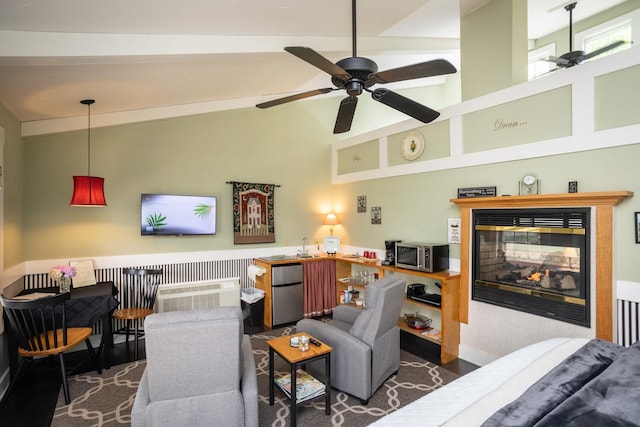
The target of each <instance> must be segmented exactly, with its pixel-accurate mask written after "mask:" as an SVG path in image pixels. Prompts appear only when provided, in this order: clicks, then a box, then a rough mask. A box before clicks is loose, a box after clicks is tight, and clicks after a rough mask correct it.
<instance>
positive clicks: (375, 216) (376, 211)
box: [371, 206, 382, 224]
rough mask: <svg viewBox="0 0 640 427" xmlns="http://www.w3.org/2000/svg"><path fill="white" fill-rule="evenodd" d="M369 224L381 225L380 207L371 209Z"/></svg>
mask: <svg viewBox="0 0 640 427" xmlns="http://www.w3.org/2000/svg"><path fill="white" fill-rule="evenodd" d="M371 224H382V207H381V206H372V207H371Z"/></svg>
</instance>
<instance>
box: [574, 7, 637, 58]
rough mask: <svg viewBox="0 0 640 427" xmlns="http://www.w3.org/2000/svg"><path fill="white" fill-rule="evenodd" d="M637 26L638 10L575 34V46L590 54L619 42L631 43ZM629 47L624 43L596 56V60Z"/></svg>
mask: <svg viewBox="0 0 640 427" xmlns="http://www.w3.org/2000/svg"><path fill="white" fill-rule="evenodd" d="M638 25H640V10H636V11H634V12H632V13H628V14H626V15H622V16H619V17H617V18H615V19H612V20H610V21H607V22H605V23H603V24H600V25H596V26H595V27H591V28H589V29H587V30H585V31H582V32H581V33H578V34H576V46H581V47H580V49H581V50H583V51H584V52H586V53H591V52H595V51H596V50H598V49H601V48H603V47H605V46H608V45H610V44H611V43H614V42H617V41H619V40H622V41H625V42H631V41H632V40H633V39H632V36H633V33H634V31H633V30H634V27H636V33H637V32H638V31H637V26H638ZM630 47H631V43H625V44H623V45H620V46H618V47H617V48H615V49H611V50H609V51H606V52H603V53H602V54H601V55H598V58H602V57H603V56H607V55H611V54H612V53H616V52H620V51H622V50H626V49H629V48H630Z"/></svg>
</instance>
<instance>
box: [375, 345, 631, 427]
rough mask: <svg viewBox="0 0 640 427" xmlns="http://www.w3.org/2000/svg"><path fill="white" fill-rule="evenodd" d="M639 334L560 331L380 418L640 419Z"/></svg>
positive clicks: (472, 421)
mask: <svg viewBox="0 0 640 427" xmlns="http://www.w3.org/2000/svg"><path fill="white" fill-rule="evenodd" d="M639 402H640V342H637V343H635V344H634V345H632V346H631V347H629V348H625V347H622V346H619V345H617V344H613V343H610V342H607V341H603V340H599V339H593V340H589V339H585V338H554V339H549V340H546V341H542V342H539V343H536V344H533V345H530V346H527V347H524V348H522V349H520V350H517V351H515V352H513V353H510V354H508V355H506V356H504V357H501V358H500V359H498V360H496V361H494V362H492V363H490V364H488V365H486V366H483V367H482V368H479V369H477V370H475V371H473V372H471V373H469V374H467V375H465V376H463V377H461V378H459V379H457V380H456V381H453V382H452V383H450V384H448V385H446V386H444V387H442V388H440V389H438V390H435V391H434V392H432V393H430V394H428V395H426V396H424V397H423V398H420V399H418V400H417V401H415V402H413V403H411V404H409V405H407V406H405V407H403V408H401V409H399V410H397V411H396V412H393V413H391V414H389V415H387V416H385V417H384V418H382V419H380V420H379V421H377V422H376V423H374V424H373V425H374V426H377V427H381V426H394V427H400V426H450V427H453V426H460V427H462V426H464V427H469V426H485V427H492V426H533V425H535V426H559V425H562V426H576V427H577V426H581V427H582V426H604V425H606V426H640V403H639Z"/></svg>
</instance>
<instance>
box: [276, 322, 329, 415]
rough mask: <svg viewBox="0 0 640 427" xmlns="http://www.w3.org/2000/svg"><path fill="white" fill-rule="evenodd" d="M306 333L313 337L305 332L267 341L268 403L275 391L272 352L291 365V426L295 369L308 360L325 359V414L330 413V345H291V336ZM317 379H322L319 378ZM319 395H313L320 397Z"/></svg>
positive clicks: (294, 412)
mask: <svg viewBox="0 0 640 427" xmlns="http://www.w3.org/2000/svg"><path fill="white" fill-rule="evenodd" d="M302 335H306V336H308V337H309V338H313V337H312V336H311V335H309V334H307V333H297V334H293V335H287V336H283V337H278V338H274V339H272V340H269V341H267V344H268V345H269V405H271V406H273V403H274V397H273V395H274V391H275V385H276V381H275V375H274V354H275V353H277V354H278V355H279V356H280V357H282V358H283V359H284V360H285V361H286V362H287V363H289V365H290V367H291V398H290V400H291V410H290V412H291V426H295V425H296V406H297V397H296V371H297V370H298V367H301V366H303V365H305V364H307V363H309V362H314V361H316V360H321V359H324V360H325V376H326V378H324V381H323V382H324V384H325V392H324V396H325V414H327V415H330V414H331V357H330V355H331V350H333V349H332V348H331V347H329V346H328V345H327V344H325V343H321V345H320V346H316V345H314V344H311V343H309V350H307V351H300V350H298V348H296V347H291V345H290V339H291V338H293V337H300V336H302ZM319 380H322V379H320V378H319ZM320 396H322V394H320V395H319V396H315V397H320Z"/></svg>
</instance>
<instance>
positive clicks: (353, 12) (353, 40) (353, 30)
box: [351, 0, 358, 58]
mask: <svg viewBox="0 0 640 427" xmlns="http://www.w3.org/2000/svg"><path fill="white" fill-rule="evenodd" d="M356 22H357V20H356V0H351V51H352V53H353V54H352V55H351V56H353V57H354V58H355V57H356V56H358V49H357V41H356V34H357V32H356Z"/></svg>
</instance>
